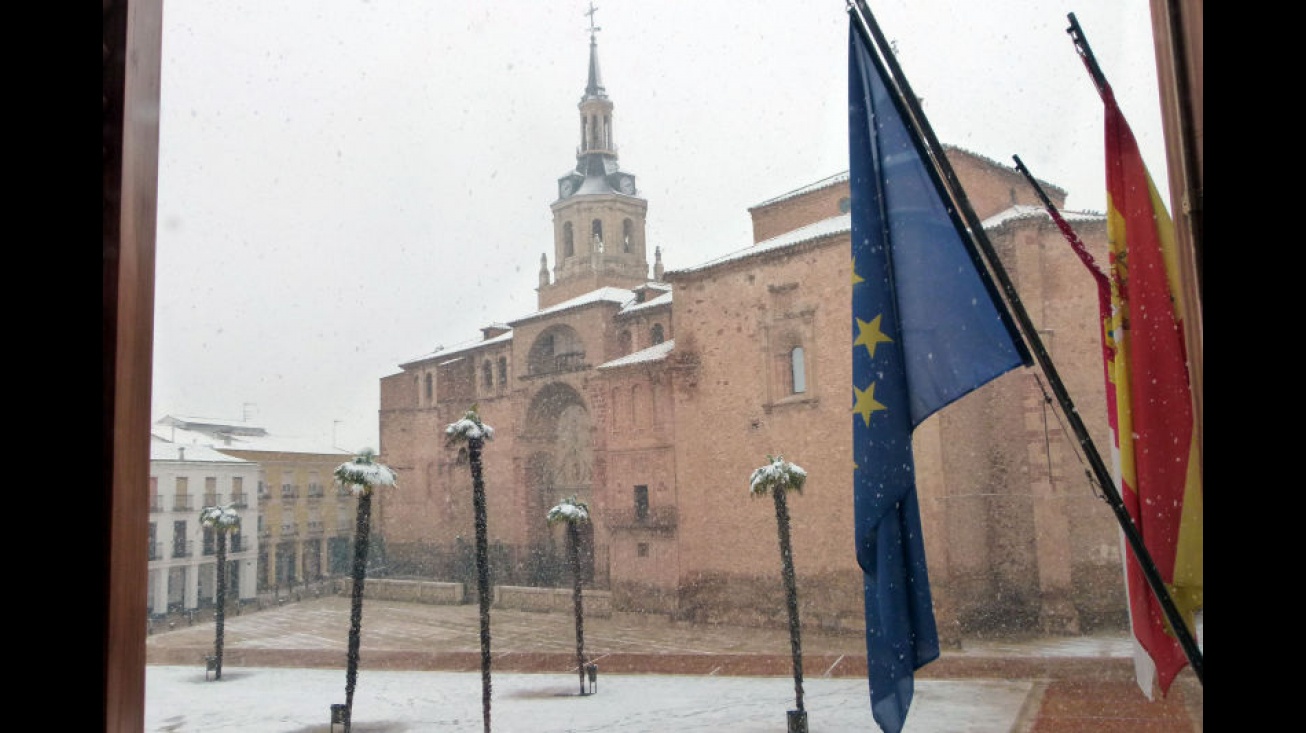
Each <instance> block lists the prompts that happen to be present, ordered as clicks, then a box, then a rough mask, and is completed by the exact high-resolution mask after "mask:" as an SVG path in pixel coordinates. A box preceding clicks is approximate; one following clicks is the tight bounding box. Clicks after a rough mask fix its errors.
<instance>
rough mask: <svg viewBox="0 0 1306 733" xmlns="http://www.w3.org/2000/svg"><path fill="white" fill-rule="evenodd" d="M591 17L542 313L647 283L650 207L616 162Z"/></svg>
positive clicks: (544, 270) (543, 282) (544, 267)
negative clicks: (571, 162) (574, 138)
mask: <svg viewBox="0 0 1306 733" xmlns="http://www.w3.org/2000/svg"><path fill="white" fill-rule="evenodd" d="M596 10H598V8H596V7H594V4H593V3H592V2H591V3H590V4H589V10H587V11H586V12H585V15H587V16H589V28H588V29H587V30H588V31H589V36H590V53H589V67H588V69H587V71H588V75H587V77H586V80H585V93H584V95H582V96H581V98H580V104H579V105H577V107H578V110H579V112H580V145H579V146H577V147H576V167H575V168H573V169H572V170H570V171H568V172H566V173H565V174H563V175H562V176H561V177H560V178H558V198H557V199H556V200H555V201H554V202H553V203H552V204H551V205H550V208H552V209H553V222H554V234H553V257H552V258H551V259H552V261H553V278H552V279H551V280H550V278H549V273H548V264H547V262H548V260H547V259H546V258H542V259H541V261H540V276H539V277H540V285H539V288H538V291H537V292H538V293H539V302H540V307H541V308H547V307H549V306H551V305H555V304H557V303H560V302H563V301H564V300H566V299H567V298H574V297H576V296H578V295H581V294H582V293H588V292H591V291H593V290H596V289H598V288H602V287H618V288H633V287H636V286H638V285H642V284H643V283H645V282H647V280H648V255H647V254H646V249H645V246H644V222H645V216H646V214H647V211H648V202H647V201H645V200H644V198H643V197H641V196H640V195H639V189H638V188H637V187H636V185H635V176H634V175H633V174H632V173H630V172H629V171H624V170H622V169H621V165H620V164H619V163H618V162H617V144H616V142H615V138H614V137H613V134H612V130H613V127H612V108H613V105H612V100H610V99H608V93H607V91H606V90H605V89H604V88H603V76H602V74H601V73H600V72H599V46H598V32H599V30H600V29H599V27H598V26H597V25H595V24H594V11H596Z"/></svg>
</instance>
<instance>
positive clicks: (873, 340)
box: [853, 316, 893, 359]
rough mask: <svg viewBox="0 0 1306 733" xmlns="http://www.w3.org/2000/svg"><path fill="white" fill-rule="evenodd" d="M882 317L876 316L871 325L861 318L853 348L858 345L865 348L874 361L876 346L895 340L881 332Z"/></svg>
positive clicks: (858, 321)
mask: <svg viewBox="0 0 1306 733" xmlns="http://www.w3.org/2000/svg"><path fill="white" fill-rule="evenodd" d="M881 317H882V316H876V317H875V319H874V320H872V321H871V322H870V323H867V322H866V321H863V320H862V319H860V318H858V319H857V340H856V341H853V346H857V345H858V344H861V345H862V346H865V347H866V352H867V353H868V354H870V356H871V358H872V359H874V358H875V345H876V344H883V343H893V339H891V338H889V337H888V336H885V335H884V332H883V331H881V330H880V318H881Z"/></svg>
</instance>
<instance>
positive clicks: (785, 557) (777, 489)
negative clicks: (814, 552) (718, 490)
mask: <svg viewBox="0 0 1306 733" xmlns="http://www.w3.org/2000/svg"><path fill="white" fill-rule="evenodd" d="M766 459H767V464H766V465H765V466H761V467H759V468H757V469H755V470H754V471H753V476H752V479H751V480H750V481H749V493H750V494H751V495H752V496H766V495H767V494H768V493H770V494H771V496H772V497H773V498H774V499H775V523H776V531H777V533H778V534H779V537H780V566H781V571H782V573H783V575H784V584H785V606H786V607H787V608H788V610H789V648H790V651H791V652H793V657H794V697H795V700H796V704H797V710H796V711H793V710H791V711H790V717H791V718H797V719H798V721H800V722H799V725H800V728H801V730H803V731H806V730H807V713H806V711H805V710H804V709H803V643H802V640H801V638H800V637H799V633H798V632H799V624H798V586H797V584H796V582H795V581H794V557H793V550H792V549H791V547H790V545H789V507H788V504H787V503H786V501H785V494H786V493H787V492H789V491H797V492H800V493H801V492H802V490H803V483H804V482H806V481H807V472H806V471H804V470H803V469H802V467H801V466H799V465H797V464H794V463H789V462H788V461H786V460H785V459H784V456H776V457H774V458H773V457H771V456H769V455H768V456H767V457H766ZM795 713H796V715H795ZM790 730H793V727H792V724H791V727H790Z"/></svg>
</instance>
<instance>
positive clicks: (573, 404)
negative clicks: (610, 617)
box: [525, 382, 594, 585]
mask: <svg viewBox="0 0 1306 733" xmlns="http://www.w3.org/2000/svg"><path fill="white" fill-rule="evenodd" d="M526 433H527V436H528V437H529V439H530V440H531V441H532V443H533V444H534V446H535V450H534V452H532V453H531V455H530V457H529V458H528V459H527V462H526V484H527V486H526V507H525V509H526V518H527V531H526V537H527V541H528V543H529V544H530V552H531V554H532V557H534V558H536V563H537V565H539V564H545V565H553V567H537V568H536V570H535V571H534V572H532V573H531V575H532V576H533V577H534V579H535V580H536V582H537V583H539V584H541V585H561V584H563V583H565V582H568V579H569V578H570V574H569V571H568V570H567V568H566V567H565V562H566V534H565V528H564V527H561V526H556V527H550V526H549V524H548V520H547V519H546V518H545V517H546V514H547V513H548V511H549V509H550V508H552V507H553V506H554V505H555V504H557V503H558V502H559V501H561V500H562V499H564V498H566V497H568V496H573V495H574V496H576V497H577V498H578V499H580V500H582V501H585V502H587V503H588V502H590V501H592V498H593V497H592V492H591V488H592V483H593V463H594V438H593V434H592V424H591V420H590V412H589V408H588V407H587V406H586V404H585V400H584V399H583V398H582V397H581V395H580V393H579V392H577V391H576V390H575V389H574V388H573V387H571V386H570V385H568V384H565V383H562V382H554V383H552V384H548V385H545V386H544V387H543V388H542V389H540V391H539V392H537V393H536V394H535V397H534V398H533V399H532V400H531V405H530V408H529V409H528V410H527V415H526ZM580 536H581V547H580V549H581V568H582V577H583V578H584V579H585V582H586V583H592V582H593V577H594V529H593V527H592V526H591V525H588V524H587V525H582V526H581V527H580Z"/></svg>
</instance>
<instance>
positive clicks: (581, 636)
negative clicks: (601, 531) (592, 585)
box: [547, 494, 590, 695]
mask: <svg viewBox="0 0 1306 733" xmlns="http://www.w3.org/2000/svg"><path fill="white" fill-rule="evenodd" d="M547 518H548V520H549V524H557V523H558V522H566V523H567V559H568V561H569V562H570V563H571V578H572V586H571V588H572V590H571V602H572V607H573V608H574V609H575V611H576V671H577V673H578V674H579V675H580V694H582V695H584V694H585V609H584V607H583V606H582V604H581V577H580V525H581V523H582V522H588V521H589V520H590V509H589V507H588V506H587V505H586V504H585V502H583V501H578V500H577V499H576V496H575V495H574V494H573V495H572V496H569V497H567V498H566V499H563V500H562V503H560V504H558V505H557V506H555V507H553V508H552V509H550V510H549V513H548V515H547Z"/></svg>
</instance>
